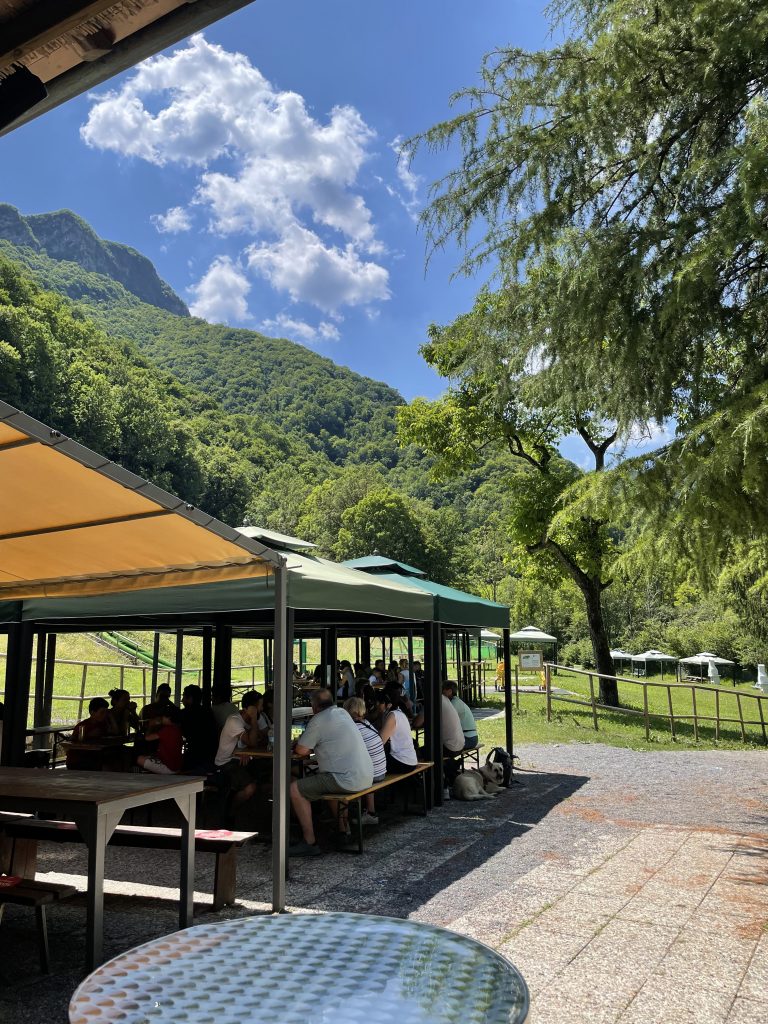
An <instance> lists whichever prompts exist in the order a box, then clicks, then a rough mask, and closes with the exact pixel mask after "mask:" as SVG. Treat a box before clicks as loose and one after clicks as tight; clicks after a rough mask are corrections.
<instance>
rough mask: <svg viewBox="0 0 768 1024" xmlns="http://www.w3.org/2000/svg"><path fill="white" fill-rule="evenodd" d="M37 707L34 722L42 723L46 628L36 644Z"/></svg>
mask: <svg viewBox="0 0 768 1024" xmlns="http://www.w3.org/2000/svg"><path fill="white" fill-rule="evenodd" d="M35 648H36V650H35V709H34V716H33V718H32V724H33V725H35V726H37V725H42V724H43V722H42V718H43V700H44V693H43V691H44V688H45V630H42V629H41V630H40V632H39V633H38V634H37V644H36V645H35ZM40 739H44V737H35V740H40ZM40 745H42V746H44V745H45V744H44V743H43V744H40V743H39V742H34V741H33V743H32V746H33V747H37V746H40Z"/></svg>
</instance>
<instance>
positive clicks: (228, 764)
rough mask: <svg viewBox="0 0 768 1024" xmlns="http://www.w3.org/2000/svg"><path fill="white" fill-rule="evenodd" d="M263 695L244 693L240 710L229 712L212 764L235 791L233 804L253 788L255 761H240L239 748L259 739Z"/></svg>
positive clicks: (255, 770) (242, 800)
mask: <svg viewBox="0 0 768 1024" xmlns="http://www.w3.org/2000/svg"><path fill="white" fill-rule="evenodd" d="M262 700H263V698H262V695H261V694H260V693H259V692H258V691H257V690H249V691H248V693H244V694H243V698H242V701H241V705H242V712H239V711H238V712H235V714H233V715H229V717H228V718H227V720H226V721H225V722H224V725H223V727H222V730H221V735H220V736H219V748H218V750H217V751H216V758H215V764H216V767H217V768H218V769H219V770H220V771H221V772H222V773H223V775H224V776H225V778H226V783H227V788H228V789H229V792H230V793H234V799H233V805H234V806H237V805H238V804H241V803H244V802H245V801H246V800H249V799H250V798H251V797H252V796H253V795H254V793H255V792H256V785H257V782H256V772H257V767H256V762H255V761H249V762H248V764H242V763H241V762H240V759H239V758H238V757H237V751H238V750H244V749H245V748H246V747H255V746H256V744H257V743H258V739H259V724H258V723H259V715H260V714H261V705H262Z"/></svg>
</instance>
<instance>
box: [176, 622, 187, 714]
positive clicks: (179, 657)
mask: <svg viewBox="0 0 768 1024" xmlns="http://www.w3.org/2000/svg"><path fill="white" fill-rule="evenodd" d="M183 671H184V630H183V629H177V630H176V667H175V669H174V672H173V699H174V702H175V704H176V707H177V708H178V707H181V678H182V672H183Z"/></svg>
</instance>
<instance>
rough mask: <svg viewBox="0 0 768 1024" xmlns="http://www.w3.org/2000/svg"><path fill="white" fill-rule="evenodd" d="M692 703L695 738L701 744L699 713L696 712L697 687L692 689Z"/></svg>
mask: <svg viewBox="0 0 768 1024" xmlns="http://www.w3.org/2000/svg"><path fill="white" fill-rule="evenodd" d="M691 702H692V704H693V738H694V740H695V741H696V743H698V742H699V713H698V711H697V710H696V687H695V686H692V687H691Z"/></svg>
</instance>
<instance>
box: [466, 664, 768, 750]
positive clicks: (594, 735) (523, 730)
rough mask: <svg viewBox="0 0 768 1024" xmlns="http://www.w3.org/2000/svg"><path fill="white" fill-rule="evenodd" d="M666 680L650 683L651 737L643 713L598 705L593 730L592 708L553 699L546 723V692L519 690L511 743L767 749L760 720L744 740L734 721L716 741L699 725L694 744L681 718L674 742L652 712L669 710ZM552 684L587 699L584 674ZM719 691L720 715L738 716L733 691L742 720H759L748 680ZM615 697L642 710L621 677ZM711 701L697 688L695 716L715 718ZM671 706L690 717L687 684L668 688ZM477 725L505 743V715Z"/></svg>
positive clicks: (489, 701) (490, 699)
mask: <svg viewBox="0 0 768 1024" xmlns="http://www.w3.org/2000/svg"><path fill="white" fill-rule="evenodd" d="M531 681H532V680H531ZM648 681H649V682H661V677H660V676H649V677H648ZM668 681H669V677H665V679H664V683H665V685H664V687H663V688H662V687H650V686H649V687H648V709H649V712H650V714H651V719H650V725H651V728H650V739H649V740H646V738H645V725H644V721H643V716H642V714H640V715H624V714H620V713H616V712H611V711H606V710H603V709H598V713H597V714H598V731H597V732H596V731H595V729H594V726H593V722H592V711H591V708H588V707H580V706H578V705H575V704H566V703H565V702H563V701H558V700H553V702H552V720H551V722H548V721H547V715H546V704H545V698H544V694H543V693H541V694H539V693H521V694H520V707H519V708H516V709H515V711H514V716H513V723H514V734H515V744H518V743H574V742H576V743H608V744H610V745H611V746H615V747H631V748H632V749H633V750H665V749H666V750H681V749H698V750H707V749H720V750H722V749H741V750H743V749H744V748H745V746H746V747H756V748H761V749H765V743H764V741H763V731H762V728H761V727H760V725H759V724H758V725H747V726H746V734H747V742H746V744H745V743H744V742H743V741H742V737H741V727H740V725H739V724H738V723H736V724H733V723H730V724H728V725H721V727H720V738H719V739H717V740H716V739H715V728H714V723H713V722H712V723H705V724H700V725H699V740H698V743H697V742H696V741H695V738H694V728H693V722H692V721H687V722H680V721H677V720H676V722H675V732H676V736H677V739H676V741H675V740H673V739H672V734H671V731H670V728H669V719H668V717H667V718H664V717H654V716H653V713H654V712H658V713H659V715H665V714H668V710H669V709H668V704H667V689H666V683H667V682H668ZM595 683H597V681H595ZM553 684H554V685H557V686H558V687H561V688H562V689H566V690H570V691H572V692H573V693H574V694H578V695H579V696H581V697H582V698H585V699H589V681H588V679H587V677H586V676H581V675H578V674H576V673H573V672H568V671H567V670H562V671H560V672H559V674H558V675H557V676H556V677H553ZM521 685H522V683H521ZM719 689H720V693H719V701H720V716H721V718H724V717H725V718H736V719H738V717H739V715H738V706H737V697H736V694H737V693H739V694H741V695H742V708H743V714H744V718H745V719H754V720H756V721H759V718H760V716H759V712H758V709H757V701H756V700H753V699H750V697H749V696H744V695H745V694H754V693H756V692H758V691H756V690H754V689H753V688H752V685H751V684H750V683H742V684H741V685H740V686H737V687H735V688H734V687H733V686H732V684H731V683H730V682H726V683H723V684H721V686H720V688H719ZM500 697H501V694H498V693H494V692H493V690H492V689H491V690H489V691H488V692H487V697H486V700H485V702H484V704H485V705H486V706H488V707H495V708H498V709H499V710H500V711H501V710H503V707H504V705H503V701H502V700H501V699H500ZM619 699H620V701H621V704H622V706H624V707H627V708H634V709H635V710H637V711H642V709H643V690H642V687H641V686H639V685H636V684H632V683H622V682H621V681H619ZM715 700H716V697H715V694H714V693H711V692H708V691H702V690H698V691H697V694H696V709H697V713H698V715H699V716H704V717H706V716H714V714H715ZM672 707H673V710H674V713H675V716H676V718H677V716H678V715H681V716H685V715H688V716H690V715H692V713H693V704H692V699H691V691H690V688H689V687H687V686H678V687H675V686H674V685H673V686H672ZM763 713H764V715H765V717H766V720H767V721H768V699H764V701H763ZM478 728H479V735H480V738H481V741H482V742H483V743H485V744H486V746H504V745H505V729H504V719H503V718H493V719H486V720H484V721H480V722H479V725H478Z"/></svg>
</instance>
